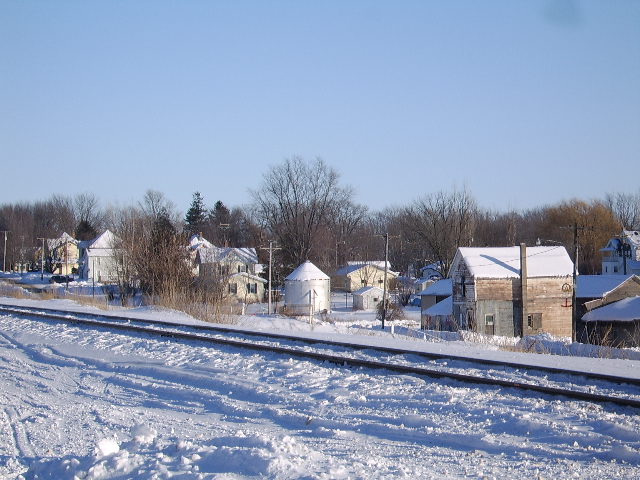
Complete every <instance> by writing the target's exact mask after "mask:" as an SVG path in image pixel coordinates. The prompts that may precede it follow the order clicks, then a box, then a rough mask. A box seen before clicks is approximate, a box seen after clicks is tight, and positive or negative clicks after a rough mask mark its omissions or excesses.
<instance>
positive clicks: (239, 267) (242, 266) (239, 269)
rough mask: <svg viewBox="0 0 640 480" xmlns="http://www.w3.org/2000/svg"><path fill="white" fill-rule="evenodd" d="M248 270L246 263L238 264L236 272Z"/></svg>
mask: <svg viewBox="0 0 640 480" xmlns="http://www.w3.org/2000/svg"><path fill="white" fill-rule="evenodd" d="M246 272H248V269H247V266H246V265H244V264H243V265H238V273H246Z"/></svg>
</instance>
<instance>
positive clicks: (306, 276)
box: [285, 260, 329, 282]
mask: <svg viewBox="0 0 640 480" xmlns="http://www.w3.org/2000/svg"><path fill="white" fill-rule="evenodd" d="M285 280H289V281H293V282H302V281H308V280H329V276H328V275H327V274H325V273H324V272H323V271H322V270H320V269H319V268H318V267H316V266H315V265H314V264H313V263H311V262H310V261H309V260H307V261H306V262H304V263H303V264H302V265H300V266H299V267H298V268H296V269H295V270H294V271H293V272H291V273H290V274H289V275H288V276H287V278H285Z"/></svg>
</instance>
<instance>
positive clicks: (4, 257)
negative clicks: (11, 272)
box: [2, 230, 9, 272]
mask: <svg viewBox="0 0 640 480" xmlns="http://www.w3.org/2000/svg"><path fill="white" fill-rule="evenodd" d="M2 233H4V254H3V256H2V271H3V272H6V271H7V233H9V230H2Z"/></svg>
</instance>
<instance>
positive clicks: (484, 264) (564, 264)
mask: <svg viewBox="0 0 640 480" xmlns="http://www.w3.org/2000/svg"><path fill="white" fill-rule="evenodd" d="M460 257H462V258H461V259H462V261H464V262H465V264H466V266H467V268H468V269H469V272H470V273H471V274H472V275H473V276H474V277H475V278H520V247H519V246H515V247H485V248H475V247H461V248H459V249H458V251H457V253H456V259H458V258H460ZM455 263H456V260H455V259H454V264H455ZM572 274H573V262H572V261H571V259H570V258H569V254H568V253H567V250H566V249H565V248H564V247H559V246H558V247H555V246H554V247H527V277H566V276H570V275H572Z"/></svg>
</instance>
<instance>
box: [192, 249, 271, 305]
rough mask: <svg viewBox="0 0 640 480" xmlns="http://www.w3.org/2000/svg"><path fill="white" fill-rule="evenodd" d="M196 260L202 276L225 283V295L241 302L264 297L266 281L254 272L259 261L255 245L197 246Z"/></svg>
mask: <svg viewBox="0 0 640 480" xmlns="http://www.w3.org/2000/svg"><path fill="white" fill-rule="evenodd" d="M195 264H196V266H197V267H196V268H197V271H198V272H199V276H200V278H202V279H203V280H207V279H208V280H210V281H216V282H218V281H221V282H224V283H225V284H226V286H225V287H224V289H225V292H224V294H225V297H226V298H227V299H230V300H234V301H237V302H244V303H254V302H260V301H262V300H263V299H264V295H265V284H266V283H267V281H266V280H265V279H264V278H261V277H259V276H258V275H257V270H258V266H259V263H258V254H257V253H256V249H255V248H232V247H213V246H212V247H206V246H205V247H202V248H197V249H196V259H195Z"/></svg>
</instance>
